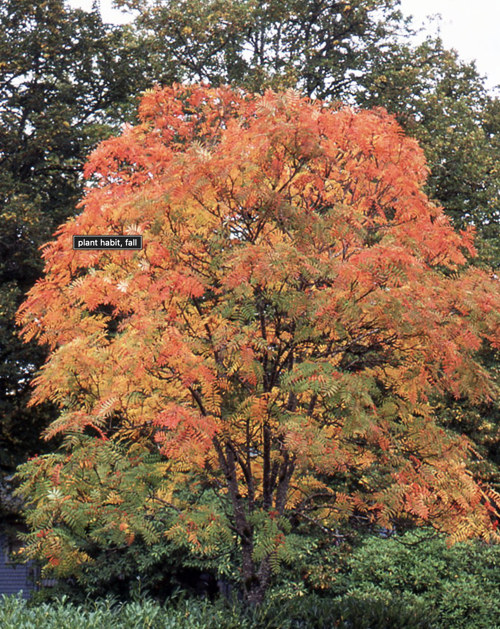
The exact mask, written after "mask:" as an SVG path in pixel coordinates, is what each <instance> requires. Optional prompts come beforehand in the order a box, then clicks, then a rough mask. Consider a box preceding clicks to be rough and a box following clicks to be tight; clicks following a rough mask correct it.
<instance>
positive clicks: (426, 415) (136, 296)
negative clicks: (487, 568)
mask: <svg viewBox="0 0 500 629" xmlns="http://www.w3.org/2000/svg"><path fill="white" fill-rule="evenodd" d="M140 118H141V124H139V125H138V126H136V127H129V128H127V129H126V130H125V131H124V132H123V134H122V135H121V136H120V137H118V138H113V139H110V140H107V141H105V142H103V143H102V144H101V145H100V146H99V147H98V149H97V150H96V151H95V152H94V153H93V154H92V156H91V158H90V160H89V162H88V164H87V166H86V175H87V177H90V178H91V183H90V185H89V188H88V190H87V194H86V196H85V199H84V201H83V202H82V205H81V209H82V212H81V214H80V215H79V216H77V217H75V218H73V219H70V220H69V221H68V222H66V224H65V225H63V226H61V227H60V228H59V230H58V232H57V238H56V240H54V241H53V242H51V243H48V244H47V246H46V247H45V249H44V259H45V263H46V266H45V275H44V277H43V278H42V279H41V280H40V281H38V282H37V284H36V285H35V287H34V288H33V289H32V290H31V291H30V293H29V296H28V299H27V300H26V302H25V303H24V304H23V306H22V307H21V309H20V311H19V322H20V323H21V324H22V326H23V334H24V338H25V339H26V340H28V341H29V340H30V339H32V338H36V339H38V340H39V342H41V343H43V344H47V345H48V346H49V348H50V357H49V360H48V362H47V363H46V364H45V365H44V366H43V368H42V370H41V372H40V374H39V375H38V376H37V378H36V379H35V384H36V389H35V393H34V397H33V403H41V402H43V401H45V400H50V401H52V402H53V403H55V404H56V405H57V406H58V407H59V409H60V415H59V417H58V418H57V419H56V420H55V421H54V422H53V423H52V424H51V426H50V427H49V429H48V431H47V437H48V438H50V437H53V436H55V435H62V436H63V437H64V439H65V449H66V450H65V452H62V453H60V454H53V455H47V456H45V457H39V458H37V459H35V460H34V461H31V462H29V463H28V464H26V465H25V466H24V467H23V468H22V469H21V475H22V477H23V478H24V483H23V485H22V487H21V491H22V493H23V495H24V496H25V497H27V500H28V502H29V503H30V504H31V509H32V510H31V513H29V514H28V518H29V522H30V523H31V525H32V527H33V532H32V534H31V535H30V536H29V537H28V542H29V549H30V550H29V552H31V553H33V554H38V555H39V556H44V557H46V558H50V561H51V563H52V565H53V566H58V565H59V566H61V567H64V568H65V569H68V567H69V566H70V564H71V562H75V561H76V562H78V561H85V560H87V559H88V557H86V556H85V554H84V553H81V552H79V550H78V547H77V544H76V543H75V541H74V537H73V539H72V541H71V542H70V541H69V535H68V534H67V530H68V528H71V527H73V529H74V530H77V532H78V534H79V535H80V537H82V538H84V539H85V538H86V537H87V538H88V536H89V535H95V537H96V539H98V538H99V535H100V536H101V538H105V537H106V536H108V537H110V538H112V539H113V540H114V541H115V542H118V541H121V542H122V543H127V541H128V542H129V543H130V542H131V540H132V539H133V535H134V534H139V535H141V536H143V537H144V539H146V540H148V539H150V540H151V541H154V539H156V538H155V535H158V534H160V535H166V536H167V537H168V538H169V539H171V540H177V541H178V540H181V539H182V540H184V543H186V544H188V545H190V546H191V547H192V548H194V549H195V550H196V551H197V552H198V553H199V554H200V555H203V554H204V555H205V556H207V557H212V558H214V557H217V555H218V553H220V552H222V550H221V548H222V547H224V548H227V547H228V546H232V547H233V549H234V548H236V549H237V552H238V553H239V560H240V566H241V579H242V583H243V587H244V591H245V595H246V597H247V599H248V600H249V601H252V602H260V601H261V600H262V598H263V596H264V594H265V591H266V589H267V587H268V586H269V583H270V580H271V576H272V572H273V571H274V570H276V569H277V568H278V565H279V562H280V561H285V562H286V561H287V560H288V559H289V558H290V556H292V555H293V549H294V545H297V544H298V543H299V541H298V537H299V536H298V535H297V531H299V530H300V527H302V526H304V525H305V526H316V527H318V529H319V530H321V531H322V533H323V534H324V535H326V536H330V538H331V539H332V540H335V539H337V540H338V539H339V538H341V537H342V532H341V531H342V527H344V526H346V525H347V524H348V523H358V524H359V525H363V524H366V525H367V526H372V527H373V526H383V527H386V528H390V527H392V526H393V525H394V523H395V522H397V521H405V520H407V521H413V522H415V523H416V524H429V525H432V526H434V527H435V528H437V529H439V530H441V531H444V532H446V533H447V534H448V536H449V538H450V540H451V541H454V540H455V541H456V540H463V539H466V538H468V537H474V536H482V537H484V538H488V539H489V538H494V539H497V538H498V534H497V533H496V532H495V527H496V522H497V520H496V518H497V517H498V504H497V503H495V500H496V499H497V498H498V496H496V494H495V493H494V492H493V491H492V490H490V489H488V487H486V486H484V485H482V484H481V483H478V482H476V481H475V480H474V478H473V476H472V474H471V473H470V472H469V471H468V470H467V467H466V462H467V453H468V448H469V441H468V440H467V439H465V438H459V437H457V436H454V435H451V434H447V433H446V432H445V430H443V429H442V428H441V427H440V426H439V425H438V424H437V423H436V421H435V417H434V413H433V408H432V405H431V404H430V403H429V396H430V395H432V394H433V393H434V392H440V393H444V392H446V391H449V392H451V393H452V394H453V395H456V396H458V395H467V396H469V397H470V398H471V399H472V400H481V399H489V398H491V397H493V396H494V395H495V387H494V383H493V382H492V381H491V378H490V376H489V374H488V373H487V371H486V370H485V369H484V368H483V367H481V365H480V363H479V362H478V360H477V359H476V354H477V352H478V351H479V350H480V348H481V347H483V346H487V345H488V344H493V346H495V347H497V346H498V343H499V338H498V331H499V329H500V326H498V290H497V288H498V285H497V281H496V279H495V278H491V277H490V276H489V275H488V273H487V272H485V271H482V270H479V269H473V270H472V269H470V268H467V267H466V266H465V262H466V259H465V256H464V253H465V252H468V255H472V254H473V251H474V249H473V242H472V234H471V232H470V231H464V232H462V233H460V234H459V233H457V232H455V231H454V230H453V228H452V227H451V224H450V221H449V219H448V218H446V217H445V215H444V213H443V211H442V209H441V208H440V207H438V206H436V205H435V204H433V203H432V202H431V201H430V200H429V199H428V198H427V197H426V195H425V194H424V193H423V192H422V186H423V185H424V182H425V178H426V174H427V169H426V165H425V160H424V157H423V153H422V151H421V150H420V149H419V147H418V145H417V143H416V141H414V140H412V139H409V138H407V137H405V136H404V134H403V133H402V131H401V128H400V127H399V126H398V124H397V123H396V122H395V120H394V119H393V118H392V117H391V116H389V115H388V114H387V113H386V112H385V111H384V110H382V109H378V110H373V111H359V112H356V111H354V110H352V109H350V108H340V107H334V106H331V105H326V104H325V103H323V102H321V101H317V102H311V101H309V100H308V99H306V98H302V97H300V96H299V95H298V94H297V93H295V92H286V93H274V92H271V91H268V92H266V94H265V95H264V96H256V95H251V94H247V93H245V92H239V91H232V90H231V89H230V88H226V87H221V88H217V89H209V88H207V87H204V86H192V87H182V86H180V85H174V86H173V87H171V88H165V89H155V90H152V91H150V92H148V93H146V95H145V96H144V98H143V100H142V104H141V107H140ZM106 233H115V234H137V233H140V234H142V235H143V238H144V249H143V250H141V251H137V252H133V251H112V252H110V251H75V250H73V249H72V236H73V235H81V234H88V235H92V234H106ZM141 461H143V463H141ZM120 466H121V467H120ZM133 479H135V480H133ZM137 496H139V497H140V498H139V502H140V505H141V507H138V506H137V501H138V498H137ZM134 501H135V506H134ZM167 512H168V514H169V515H168V519H167V518H166V516H165V519H164V520H162V518H163V517H164V514H165V513H167ZM156 514H159V520H157V519H156ZM158 521H164V522H165V529H164V530H163V531H160V533H158V531H156V532H155V531H154V530H153V528H154V526H153V522H158ZM221 539H222V542H221V541H220V540H221ZM221 544H222V546H221Z"/></svg>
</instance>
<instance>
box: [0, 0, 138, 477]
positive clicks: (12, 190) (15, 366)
mask: <svg viewBox="0 0 500 629" xmlns="http://www.w3.org/2000/svg"><path fill="white" fill-rule="evenodd" d="M145 58H146V55H145V54H144V48H142V47H141V45H140V44H139V43H138V42H137V41H136V39H135V38H134V36H133V35H132V33H131V31H130V29H120V28H115V27H111V26H108V25H104V24H103V22H102V20H101V18H100V17H99V14H98V13H97V12H96V11H94V12H92V13H86V12H83V11H73V10H70V9H68V8H66V7H65V5H64V3H63V2H62V0H44V1H43V2H42V1H41V0H36V1H32V0H30V1H28V0H5V2H2V3H1V6H0V147H1V148H0V165H1V169H0V241H1V247H0V283H1V290H0V470H1V472H2V473H11V472H12V471H13V470H14V469H15V466H16V464H17V463H19V462H20V461H21V460H24V459H25V457H26V456H27V455H29V454H32V453H33V452H34V451H39V449H40V448H41V447H43V446H42V445H41V444H40V441H39V434H40V432H41V430H42V429H43V428H44V427H45V426H46V425H47V424H48V422H49V420H50V419H51V418H53V417H54V412H53V408H52V406H51V405H50V404H45V405H43V406H42V407H40V408H37V409H30V410H27V409H26V403H27V401H28V399H29V385H28V382H29V379H30V377H31V375H32V374H33V373H34V372H35V371H36V370H37V369H38V367H39V366H40V365H41V364H42V363H43V361H44V359H45V357H46V352H45V351H44V350H42V349H41V348H39V347H36V345H35V344H30V345H23V344H21V342H20V340H19V339H18V337H17V335H16V331H15V325H14V314H15V312H16V310H17V308H18V306H19V304H20V303H21V301H22V299H23V297H24V295H25V293H26V291H27V290H28V289H29V288H30V287H31V286H32V285H33V283H34V282H35V280H36V279H37V278H38V277H39V275H40V273H41V270H42V268H43V263H42V261H41V257H40V252H39V247H40V246H41V245H42V244H43V243H44V242H46V241H47V240H48V239H49V238H50V235H51V234H52V233H53V231H54V230H55V228H56V227H57V225H59V224H60V223H61V222H62V221H64V220H65V219H66V218H67V217H68V216H71V215H73V214H74V213H75V211H76V210H75V204H76V201H77V200H78V198H79V197H80V196H81V193H82V186H83V178H82V174H81V170H82V165H83V161H84V159H85V158H86V156H87V155H88V153H89V152H90V151H91V150H92V148H93V147H94V146H95V145H96V144H97V142H98V141H99V140H102V139H103V138H105V137H108V136H109V135H110V134H111V133H112V131H113V130H115V131H117V130H118V129H119V128H120V126H121V124H122V123H123V122H124V121H126V120H127V119H131V118H132V117H133V114H132V112H133V111H134V97H133V96H131V94H134V93H137V92H138V91H140V90H141V89H142V88H143V87H144V86H145V81H147V72H146V70H147V66H146V61H145ZM143 59H144V61H143Z"/></svg>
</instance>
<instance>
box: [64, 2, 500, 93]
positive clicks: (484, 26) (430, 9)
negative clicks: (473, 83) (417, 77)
mask: <svg viewBox="0 0 500 629" xmlns="http://www.w3.org/2000/svg"><path fill="white" fill-rule="evenodd" d="M200 1H202V0H200ZM69 4H70V5H71V6H73V7H81V8H85V9H88V8H90V7H91V5H92V0H69ZM111 4H112V3H111V0H101V12H102V15H103V18H104V20H106V21H109V22H114V23H123V22H127V21H129V20H130V14H123V13H120V12H119V11H116V10H113V9H112V8H111ZM401 10H402V11H403V13H404V14H406V15H413V16H415V18H416V20H415V25H416V26H420V25H423V24H424V21H425V19H426V16H429V15H436V14H438V13H439V14H440V15H441V20H440V22H439V24H440V25H439V31H440V35H441V37H442V39H443V42H444V44H445V46H446V47H448V48H454V49H455V50H457V52H458V53H459V55H460V57H461V58H462V59H463V60H464V61H476V67H477V69H478V71H479V72H480V73H481V74H483V75H486V77H487V82H486V84H487V85H488V87H490V88H493V87H494V86H495V85H500V0H474V1H472V2H471V0H401ZM428 28H429V29H430V31H431V32H433V33H435V32H436V30H437V28H438V23H437V22H433V23H432V24H431V25H430V26H429V27H428Z"/></svg>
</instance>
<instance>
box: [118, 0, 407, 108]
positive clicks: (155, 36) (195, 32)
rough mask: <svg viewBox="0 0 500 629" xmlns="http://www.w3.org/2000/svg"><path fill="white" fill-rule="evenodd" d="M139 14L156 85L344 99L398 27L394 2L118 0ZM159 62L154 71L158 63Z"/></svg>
mask: <svg viewBox="0 0 500 629" xmlns="http://www.w3.org/2000/svg"><path fill="white" fill-rule="evenodd" d="M115 4H116V5H118V6H121V7H126V8H129V9H135V10H138V11H139V15H138V18H137V20H136V26H137V28H138V30H139V32H140V33H141V34H142V36H143V37H145V38H146V39H147V41H148V42H149V46H150V47H151V48H152V50H154V51H155V54H156V56H157V61H156V63H157V64H158V65H157V67H158V69H159V72H160V73H159V75H158V77H157V78H158V80H159V81H161V82H162V83H164V84H170V83H171V82H172V81H173V80H176V81H209V82H210V83H211V84H213V85H220V84H226V83H230V84H232V85H239V86H243V87H245V88H247V89H249V90H252V91H258V90H264V89H265V88H267V87H274V88H283V87H297V88H299V89H301V90H302V91H304V92H305V93H306V94H307V95H308V96H312V95H314V96H316V97H321V98H323V97H325V96H330V97H334V98H340V97H345V96H346V94H348V93H352V91H353V90H355V89H356V85H357V75H358V74H359V72H360V71H363V70H364V69H365V68H366V66H367V65H368V64H369V60H370V59H371V58H372V57H373V56H374V54H377V51H380V50H381V49H382V50H383V49H384V48H385V47H386V46H387V45H388V42H389V41H390V39H391V37H392V36H394V34H395V33H396V32H397V33H398V34H401V32H402V31H403V30H404V28H405V27H404V21H403V20H402V18H401V14H400V12H399V11H398V10H397V5H398V4H399V2H398V0H368V1H367V0H351V1H342V0H341V1H338V0H314V1H311V0H306V1H305V2H304V1H298V0H270V1H269V2H259V1H257V0H245V1H241V0H238V1H237V2H233V1H232V0H210V1H208V2H206V1H205V2H198V0H164V1H161V2H150V1H148V0H117V1H116V2H115ZM160 59H161V60H162V61H163V64H162V65H161V66H160V64H159V63H158V61H159V60H160Z"/></svg>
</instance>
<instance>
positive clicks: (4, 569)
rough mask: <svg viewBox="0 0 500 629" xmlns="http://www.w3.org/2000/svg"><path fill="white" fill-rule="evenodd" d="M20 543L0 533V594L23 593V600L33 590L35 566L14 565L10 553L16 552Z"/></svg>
mask: <svg viewBox="0 0 500 629" xmlns="http://www.w3.org/2000/svg"><path fill="white" fill-rule="evenodd" d="M19 547H20V543H19V542H18V541H17V540H16V539H15V538H13V537H11V536H8V535H7V534H5V533H0V594H18V593H19V592H20V591H21V590H22V591H23V598H29V596H30V594H31V592H32V591H34V590H35V585H34V576H35V569H36V568H35V566H34V564H33V563H32V562H30V563H27V564H15V563H13V562H12V558H11V556H10V553H11V552H12V551H13V550H14V551H15V550H17V549H18V548H19Z"/></svg>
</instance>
